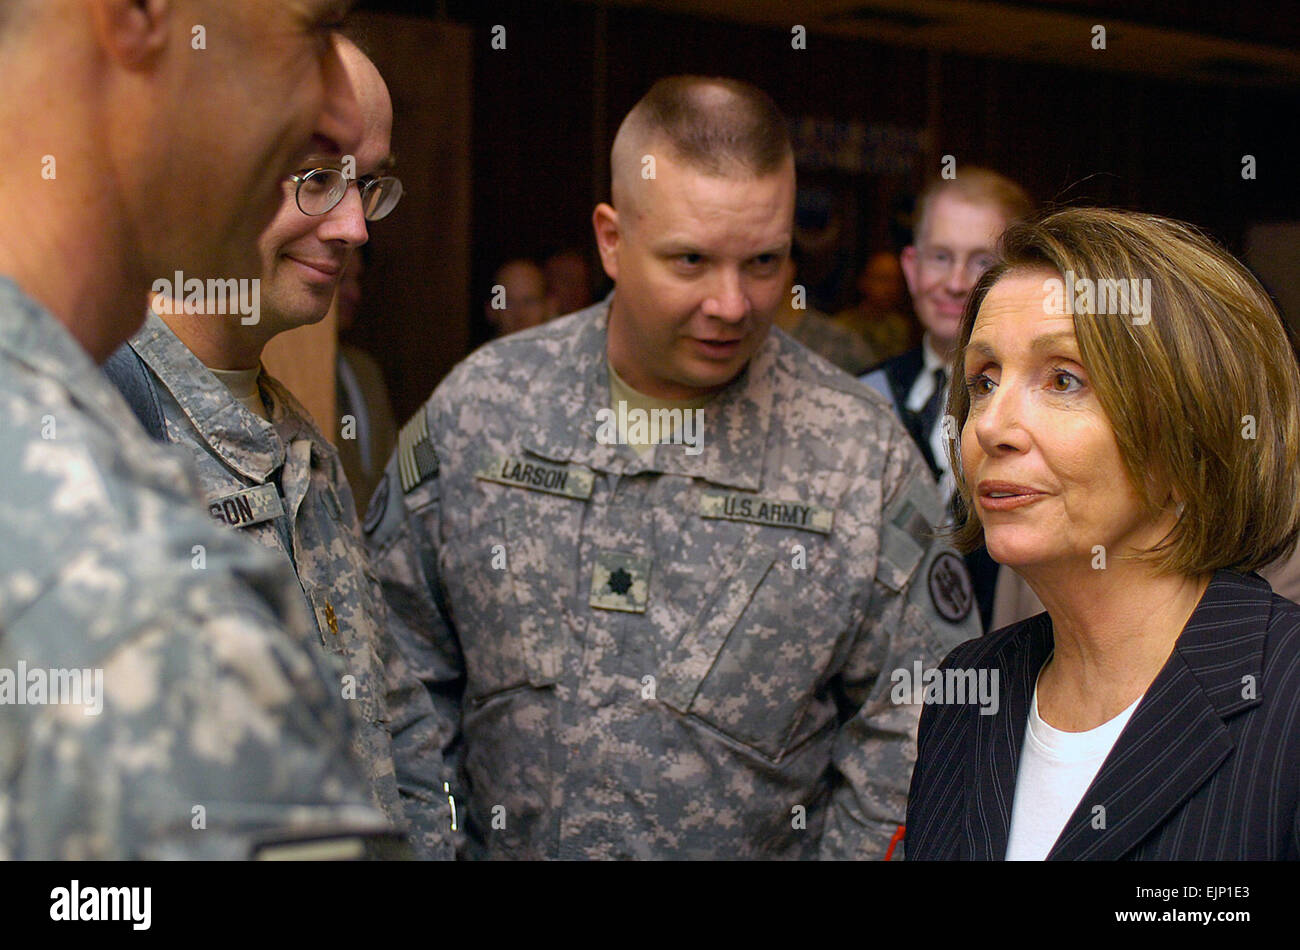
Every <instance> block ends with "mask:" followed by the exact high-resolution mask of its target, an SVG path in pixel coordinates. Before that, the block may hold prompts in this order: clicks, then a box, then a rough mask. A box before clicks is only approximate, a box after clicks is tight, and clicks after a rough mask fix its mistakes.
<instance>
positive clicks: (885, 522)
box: [877, 477, 941, 590]
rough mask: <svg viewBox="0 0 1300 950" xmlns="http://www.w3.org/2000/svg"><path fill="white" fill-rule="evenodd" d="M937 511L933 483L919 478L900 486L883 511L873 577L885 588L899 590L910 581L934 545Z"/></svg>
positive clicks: (936, 496) (936, 495) (936, 499)
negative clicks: (878, 549) (875, 568)
mask: <svg viewBox="0 0 1300 950" xmlns="http://www.w3.org/2000/svg"><path fill="white" fill-rule="evenodd" d="M940 511H941V509H940V508H939V500H938V492H937V490H936V489H935V487H934V483H933V482H931V481H929V479H928V478H927V479H924V480H923V478H922V477H917V478H914V479H912V481H911V482H910V483H909V484H907V485H905V486H903V488H902V489H900V490H899V492H898V495H897V497H896V498H895V499H894V500H893V502H892V503H891V504H890V505H889V507H888V508H887V509H885V513H884V518H883V519H882V523H881V526H880V566H879V568H878V569H877V574H878V576H879V579H880V581H881V583H883V584H884V585H885V586H886V587H888V588H890V589H891V590H902V588H903V586H904V585H906V584H907V582H908V580H910V579H911V577H912V574H913V572H914V571H915V570H916V568H917V565H918V564H920V563H921V558H922V557H923V556H924V555H925V552H926V550H927V549H929V547H930V545H931V544H933V543H934V540H935V539H934V526H935V525H936V524H937V523H938V519H939V513H940Z"/></svg>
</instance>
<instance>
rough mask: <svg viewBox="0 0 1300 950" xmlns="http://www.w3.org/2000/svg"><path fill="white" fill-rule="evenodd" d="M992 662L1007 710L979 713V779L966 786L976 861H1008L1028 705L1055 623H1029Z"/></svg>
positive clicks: (971, 856)
mask: <svg viewBox="0 0 1300 950" xmlns="http://www.w3.org/2000/svg"><path fill="white" fill-rule="evenodd" d="M1025 624H1026V625H1025V629H1024V630H1023V631H1022V632H1021V633H1020V634H1019V635H1018V636H1014V637H1011V638H1009V639H1008V640H1007V642H1006V643H1005V644H1003V646H1002V648H1001V649H1000V650H998V652H997V653H996V654H994V655H993V656H992V657H990V663H991V664H992V665H993V666H994V668H996V669H997V670H998V676H999V677H1000V679H1001V682H1002V687H1001V690H1000V692H1001V694H1002V696H1003V697H1005V699H1006V702H1007V708H1006V709H1005V710H999V711H998V713H997V714H996V715H992V716H982V715H980V714H979V713H978V712H975V713H974V714H973V715H974V718H975V772H974V775H975V778H974V780H973V781H971V782H969V783H968V784H967V786H966V824H965V829H964V830H965V835H966V841H967V842H968V843H969V845H970V848H971V853H970V854H969V855H967V857H968V858H969V859H971V860H975V861H1001V860H1003V859H1004V858H1005V857H1006V853H1007V838H1008V836H1009V834H1010V831H1011V804H1012V802H1013V801H1014V800H1015V795H1016V775H1017V773H1018V771H1019V766H1020V747H1021V746H1022V745H1023V744H1024V741H1025V728H1026V727H1027V725H1028V723H1029V703H1030V701H1031V700H1032V698H1033V695H1034V683H1035V682H1036V681H1037V679H1038V671H1039V670H1041V669H1042V668H1043V664H1044V663H1045V662H1047V657H1048V656H1049V655H1050V654H1051V652H1052V645H1053V640H1052V621H1051V619H1050V618H1049V617H1048V616H1047V614H1039V615H1038V616H1036V617H1033V618H1031V619H1030V620H1027V621H1026V622H1025Z"/></svg>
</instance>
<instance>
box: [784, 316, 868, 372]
mask: <svg viewBox="0 0 1300 950" xmlns="http://www.w3.org/2000/svg"><path fill="white" fill-rule="evenodd" d="M790 336H792V337H794V338H795V339H796V340H798V341H799V342H800V343H802V344H803V345H804V346H806V347H808V349H810V350H812V351H813V352H814V353H816V354H817V355H818V356H820V357H821V358H822V359H825V360H830V362H832V363H834V364H835V365H836V366H838V367H839V368H840V369H842V370H844V372H846V373H848V374H849V375H850V376H861V375H862V374H863V373H865V372H866V371H867V370H869V369H870V368H871V367H873V366H875V365H876V364H877V363H879V362H880V360H878V359H877V358H876V355H875V353H874V352H872V349H871V346H870V345H869V344H868V343H867V341H866V340H865V339H863V338H862V337H861V336H858V335H857V334H856V333H850V332H849V331H848V330H845V329H843V328H842V327H839V326H837V325H836V324H834V323H832V322H831V318H830V317H828V316H826V314H824V313H822V312H821V311H820V310H813V309H811V308H809V309H807V310H805V311H803V319H801V320H800V321H799V322H798V323H797V324H795V326H794V329H792V330H791V331H790Z"/></svg>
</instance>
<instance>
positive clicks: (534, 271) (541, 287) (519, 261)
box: [483, 257, 554, 337]
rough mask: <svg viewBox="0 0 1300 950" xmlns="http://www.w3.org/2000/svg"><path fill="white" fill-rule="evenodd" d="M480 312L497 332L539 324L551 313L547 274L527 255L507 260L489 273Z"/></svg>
mask: <svg viewBox="0 0 1300 950" xmlns="http://www.w3.org/2000/svg"><path fill="white" fill-rule="evenodd" d="M483 314H484V316H486V317H487V322H488V323H489V324H490V325H491V327H492V329H493V331H494V332H495V334H496V336H498V337H503V336H509V335H510V334H512V333H518V332H519V331H520V330H527V329H528V328H529V327H536V326H541V325H542V324H543V323H545V322H546V321H547V320H549V319H550V318H551V317H552V316H554V314H553V313H552V312H551V304H550V301H549V299H548V298H547V295H546V275H545V274H543V273H542V269H541V268H540V267H538V266H537V264H536V263H535V262H533V261H530V260H528V259H527V258H523V257H518V258H515V259H513V260H509V261H506V262H505V263H504V264H502V265H501V266H500V267H498V268H497V271H496V273H495V274H493V275H492V289H491V292H490V293H489V294H488V299H487V302H486V303H485V304H484V305H483Z"/></svg>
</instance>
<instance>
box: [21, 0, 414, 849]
mask: <svg viewBox="0 0 1300 950" xmlns="http://www.w3.org/2000/svg"><path fill="white" fill-rule="evenodd" d="M338 12H339V9H338V5H337V4H336V3H332V2H315V0H303V2H299V3H295V4H266V3H259V2H253V0H219V2H218V0H193V2H190V3H186V4H184V5H181V4H166V3H161V2H151V3H139V2H131V0H11V2H7V3H5V4H4V5H3V6H2V7H0V88H2V89H3V90H4V94H3V96H0V130H3V132H4V134H3V135H2V136H0V165H2V166H3V167H4V168H5V169H6V173H5V174H4V175H3V176H0V274H3V275H4V276H2V277H0V457H3V458H4V459H5V464H4V465H3V467H0V535H2V536H3V538H4V544H3V545H0V702H3V703H4V704H5V705H6V706H9V708H6V709H5V711H4V722H5V728H4V730H3V741H0V774H3V784H2V785H0V857H3V858H22V859H57V858H94V859H114V858H177V857H206V858H240V857H248V856H253V855H260V854H268V853H269V852H270V850H272V849H274V850H275V851H278V853H279V854H280V855H281V856H288V855H304V854H307V853H310V854H312V855H314V856H327V855H333V856H342V855H357V854H360V853H361V852H362V849H363V847H364V846H365V844H366V842H367V841H374V840H380V839H383V838H390V837H391V830H390V826H389V823H388V822H387V821H386V820H385V819H384V818H383V815H382V814H381V813H380V812H379V811H378V810H377V809H376V808H375V807H374V805H373V804H371V802H370V796H369V794H368V792H367V789H366V786H365V783H364V782H363V780H362V777H361V775H360V773H359V771H358V769H357V766H356V763H355V762H354V761H353V760H352V759H351V757H350V756H349V754H348V743H349V736H350V729H351V726H350V723H349V718H348V713H347V711H346V709H345V708H344V705H343V703H342V701H341V699H340V698H339V693H338V688H339V686H338V678H337V676H336V675H334V674H333V673H332V671H329V670H327V668H326V667H325V666H324V665H323V664H322V662H321V660H320V659H319V658H318V656H317V655H316V652H315V651H314V650H313V649H312V648H311V647H310V646H309V645H308V644H307V642H306V640H305V635H306V626H305V624H306V619H307V618H306V616H305V614H304V611H303V608H302V603H301V596H300V595H299V594H298V593H297V591H296V589H295V588H296V584H295V583H294V581H293V577H292V575H291V574H290V573H289V571H288V570H287V569H286V568H285V567H284V565H283V564H282V563H279V561H278V559H276V558H274V557H272V556H271V555H269V554H267V553H265V552H262V551H259V550H258V549H257V548H255V547H254V546H252V545H249V544H248V543H247V542H246V541H244V540H242V539H240V538H238V537H237V536H236V535H235V534H234V533H232V532H228V531H223V530H219V529H218V528H217V527H216V526H214V525H212V524H211V522H210V520H209V519H208V518H206V517H205V516H204V515H203V513H202V512H201V511H200V510H199V509H198V499H197V495H196V493H195V488H194V484H193V479H192V476H191V474H190V473H189V471H188V470H187V469H186V468H185V467H184V466H183V465H182V464H181V463H180V462H179V461H178V459H177V458H175V457H173V456H172V455H171V454H168V453H166V452H164V451H163V450H161V449H160V448H159V447H158V446H156V445H155V444H153V443H152V442H151V441H150V440H149V438H148V436H147V435H146V434H145V433H144V432H143V431H142V430H141V428H140V426H139V424H138V423H137V422H136V420H135V419H134V418H133V417H132V415H131V413H130V411H129V409H128V408H127V406H126V405H125V404H124V403H123V401H122V399H121V398H120V397H119V395H118V394H117V392H116V391H114V390H113V388H112V387H111V386H110V385H109V384H108V382H107V381H106V380H105V379H104V377H103V375H102V374H101V373H100V371H99V370H98V368H97V367H96V363H97V362H99V361H102V360H103V359H105V358H106V357H107V356H108V355H109V354H110V353H111V352H113V350H114V349H116V348H117V347H118V345H119V344H121V343H122V342H123V341H124V340H125V339H126V338H127V337H128V336H129V335H130V334H131V333H132V332H133V331H134V330H135V329H136V328H137V327H138V326H139V324H140V320H141V317H142V315H143V312H144V305H145V301H146V295H147V292H148V290H149V288H150V286H151V283H152V281H153V280H154V279H155V278H157V277H159V276H162V275H167V276H170V275H172V274H173V273H174V272H176V271H177V270H181V271H183V272H186V273H189V274H191V275H193V276H195V277H202V278H211V279H218V278H232V279H234V278H238V277H242V276H244V275H248V274H252V273H256V270H257V261H256V254H255V253H254V249H255V247H256V239H257V235H258V233H260V232H261V230H262V229H263V228H264V227H266V225H267V223H268V222H269V220H270V216H271V214H272V213H273V212H274V210H275V207H276V202H277V198H278V195H279V189H280V181H281V179H282V178H283V176H284V175H285V174H287V173H289V172H290V171H292V170H294V169H296V168H298V167H299V162H300V160H301V158H302V157H303V155H304V154H305V153H306V150H307V147H308V145H309V142H310V140H311V138H312V137H313V135H314V137H315V138H316V139H317V140H318V141H328V142H333V143H335V145H336V147H339V148H351V147H353V146H354V144H355V142H356V140H357V138H358V137H359V135H360V132H361V127H360V117H359V114H358V111H357V104H356V101H355V98H354V96H353V93H352V91H351V89H350V88H349V86H348V84H347V83H346V81H345V80H344V77H343V75H342V72H341V66H340V62H339V58H338V53H337V49H336V47H335V45H334V40H333V38H332V34H331V29H330V27H331V25H332V24H333V22H334V21H335V20H336V19H337V16H338ZM182 14H183V15H182ZM195 23H201V24H203V27H204V31H205V33H204V36H205V42H206V44H207V48H206V49H204V50H203V51H201V52H200V51H197V50H196V49H195V48H194V47H193V46H192V42H193V40H194V33H193V28H194V24H195ZM42 687H48V688H42ZM16 691H23V693H22V695H21V696H18V695H15V693H16ZM10 704H15V705H10ZM308 839H311V840H310V845H309V850H308V851H304V850H302V849H301V848H295V847H294V846H295V845H296V844H298V843H302V842H304V841H307V840H308Z"/></svg>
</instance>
